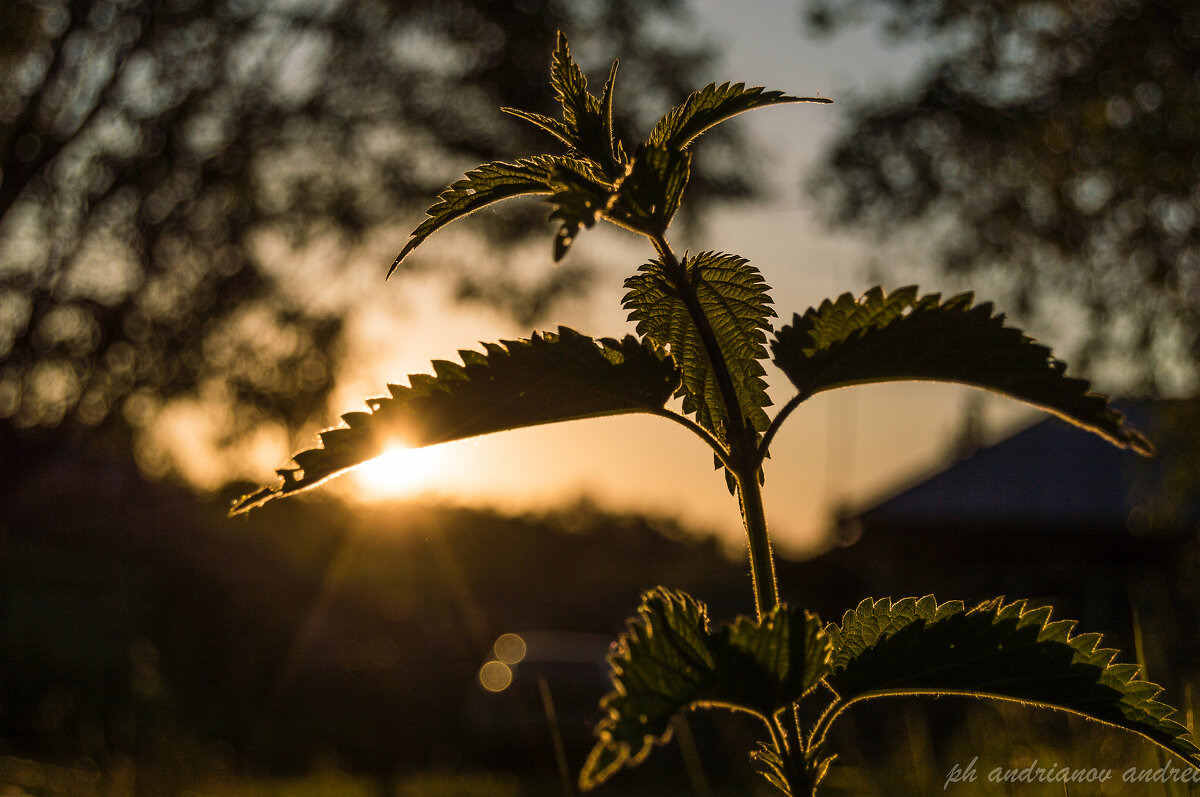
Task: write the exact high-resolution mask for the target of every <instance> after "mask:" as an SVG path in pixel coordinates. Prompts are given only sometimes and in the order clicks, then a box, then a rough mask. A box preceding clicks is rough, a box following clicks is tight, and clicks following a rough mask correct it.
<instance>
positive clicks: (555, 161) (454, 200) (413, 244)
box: [388, 155, 565, 276]
mask: <svg viewBox="0 0 1200 797" xmlns="http://www.w3.org/2000/svg"><path fill="white" fill-rule="evenodd" d="M563 160H565V159H564V158H557V157H552V156H549V155H539V156H536V157H533V158H523V159H521V160H518V161H517V162H516V163H504V162H503V161H495V162H492V163H485V164H483V165H482V166H478V167H476V168H474V169H472V170H471V171H469V172H467V173H466V174H465V175H464V176H463V178H462V179H461V180H456V181H455V182H454V183H452V184H451V185H450V186H449V187H447V188H446V189H445V190H444V191H442V193H440V194H438V198H437V201H436V202H434V203H433V205H431V206H430V208H429V210H427V211H425V213H426V214H427V215H428V216H429V218H427V219H425V221H423V222H421V223H420V224H419V225H417V228H416V229H415V230H413V231H412V235H411V237H410V238H409V240H408V243H406V244H405V245H404V248H403V249H401V250H400V254H399V255H397V256H396V260H395V262H394V263H392V267H391V269H389V270H388V275H389V276H390V275H391V273H392V272H393V271H395V270H396V267H397V266H399V265H400V262H401V261H402V260H404V258H406V257H407V256H408V253H409V252H411V251H412V250H414V249H416V248H417V247H418V246H420V245H421V244H422V243H424V241H425V239H426V238H428V237H429V236H430V235H432V234H433V233H435V232H437V231H438V230H440V229H441V228H442V227H445V226H446V225H447V224H449V223H450V222H452V221H456V220H458V219H461V218H462V217H463V216H467V215H469V214H471V213H474V212H475V211H477V210H479V209H480V208H484V207H487V206H488V205H491V204H492V203H494V202H499V201H500V200H502V199H510V198H512V197H515V196H521V195H523V194H549V193H550V192H551V186H550V175H551V172H552V171H553V170H554V168H555V166H556V165H559V164H561V162H562V161H563Z"/></svg>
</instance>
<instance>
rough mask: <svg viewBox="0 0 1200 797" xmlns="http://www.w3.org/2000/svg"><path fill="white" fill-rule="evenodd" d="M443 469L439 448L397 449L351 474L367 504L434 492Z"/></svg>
mask: <svg viewBox="0 0 1200 797" xmlns="http://www.w3.org/2000/svg"><path fill="white" fill-rule="evenodd" d="M445 465H446V451H445V449H444V448H443V447H441V446H430V447H428V448H406V447H404V446H401V445H396V446H393V447H390V448H389V449H388V451H387V452H386V453H384V454H383V455H382V456H378V457H376V458H375V459H373V460H371V461H370V462H367V463H366V464H364V465H362V466H361V467H359V468H357V469H356V470H355V471H354V482H355V487H356V488H357V489H358V492H359V494H360V496H361V497H362V498H365V499H368V500H381V499H388V498H403V497H407V496H410V495H414V494H416V493H420V492H425V491H427V490H429V489H431V488H433V487H434V486H435V485H436V484H437V483H438V481H439V479H441V478H443V477H444V476H445V470H446V467H445Z"/></svg>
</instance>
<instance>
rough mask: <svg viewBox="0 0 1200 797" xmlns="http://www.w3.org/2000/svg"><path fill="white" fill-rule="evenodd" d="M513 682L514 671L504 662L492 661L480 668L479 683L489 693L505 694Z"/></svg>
mask: <svg viewBox="0 0 1200 797" xmlns="http://www.w3.org/2000/svg"><path fill="white" fill-rule="evenodd" d="M512 681H513V673H512V670H511V669H509V666H508V665H507V664H505V663H504V662H502V661H495V660H492V661H489V662H488V663H487V664H485V665H483V666H482V667H480V668H479V683H481V684H483V688H484V689H486V690H488V691H489V692H503V691H504V690H505V689H507V688H508V687H509V685H510V684H511V683H512Z"/></svg>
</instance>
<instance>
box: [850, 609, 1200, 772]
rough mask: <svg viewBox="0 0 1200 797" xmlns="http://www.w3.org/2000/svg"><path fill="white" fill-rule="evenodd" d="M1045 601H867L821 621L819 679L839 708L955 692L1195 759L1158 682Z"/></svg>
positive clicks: (1197, 754)
mask: <svg viewBox="0 0 1200 797" xmlns="http://www.w3.org/2000/svg"><path fill="white" fill-rule="evenodd" d="M1074 626H1075V623H1074V622H1073V621H1069V620H1059V621H1056V622H1050V609H1049V607H1046V608H1037V609H1030V608H1027V606H1026V604H1025V602H1024V601H1016V602H1014V603H1009V604H1004V603H1003V601H1002V600H1001V599H998V598H997V599H994V600H990V601H987V602H985V603H982V604H980V605H979V606H976V607H975V608H973V609H970V610H966V609H965V608H964V606H963V604H962V603H961V602H958V601H951V602H947V603H943V604H941V605H938V603H937V601H935V600H934V598H933V597H932V596H927V597H924V598H921V599H916V598H905V599H904V600H901V601H896V602H892V601H890V600H887V599H884V600H880V601H871V600H870V599H868V600H864V601H863V602H862V603H860V604H859V606H858V608H857V609H855V610H853V611H849V612H846V615H845V617H843V618H842V623H841V625H840V626H839V625H836V624H834V625H830V626H829V627H828V629H827V632H828V634H829V636H830V637H831V638H832V640H833V648H834V653H833V662H832V667H831V671H830V673H829V675H828V676H827V677H826V683H827V684H828V685H829V686H830V688H831V689H833V691H834V692H835V693H837V695H838V698H839V702H838V704H837V708H836V710H837V711H840V710H842V709H844V708H845V707H846V706H847V705H849V704H850V703H853V702H855V701H858V700H863V699H867V698H872V697H881V696H887V695H912V694H959V695H975V696H981V697H992V698H999V699H1004V700H1014V701H1017V702H1021V703H1028V704H1034V705H1039V706H1046V707H1051V708H1058V709H1062V710H1064V711H1069V712H1072V713H1074V714H1080V715H1083V716H1085V717H1088V718H1089V719H1093V720H1097V721H1099V722H1103V723H1107V724H1109V725H1115V726H1117V727H1120V728H1124V729H1125V730H1128V731H1132V732H1134V733H1136V734H1139V735H1141V736H1143V737H1145V738H1146V739H1149V740H1150V741H1152V742H1154V743H1155V744H1157V745H1159V746H1161V747H1163V748H1164V749H1166V750H1167V751H1169V752H1171V753H1173V754H1175V755H1177V756H1179V757H1180V758H1182V759H1184V760H1185V761H1187V762H1188V763H1189V764H1191V765H1192V766H1200V748H1197V747H1196V745H1195V744H1194V742H1193V741H1192V739H1191V738H1190V736H1189V734H1188V732H1187V729H1186V728H1185V727H1184V726H1183V725H1181V724H1179V723H1178V722H1176V721H1175V720H1172V719H1170V716H1171V715H1172V714H1174V713H1175V712H1174V709H1172V708H1170V707H1169V706H1167V705H1164V704H1163V703H1159V702H1158V701H1156V700H1155V699H1154V698H1155V697H1156V696H1157V695H1158V694H1159V693H1160V692H1161V691H1162V689H1161V687H1159V686H1157V685H1155V684H1152V683H1150V682H1148V681H1144V680H1142V679H1141V678H1140V676H1139V668H1138V667H1137V666H1136V665H1133V664H1114V663H1113V659H1114V658H1115V657H1116V655H1117V651H1115V650H1108V649H1105V648H1100V647H1099V646H1098V645H1099V642H1100V635H1099V634H1077V635H1074V636H1072V634H1071V632H1072V630H1073V629H1074Z"/></svg>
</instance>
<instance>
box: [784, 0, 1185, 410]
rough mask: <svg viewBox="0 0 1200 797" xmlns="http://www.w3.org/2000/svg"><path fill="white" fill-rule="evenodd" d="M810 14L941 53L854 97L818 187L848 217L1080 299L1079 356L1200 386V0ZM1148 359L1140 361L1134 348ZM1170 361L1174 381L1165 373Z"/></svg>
mask: <svg viewBox="0 0 1200 797" xmlns="http://www.w3.org/2000/svg"><path fill="white" fill-rule="evenodd" d="M806 10H807V13H808V17H809V21H810V23H811V25H810V27H811V28H813V29H815V30H817V31H821V32H828V31H833V30H837V29H840V28H842V27H843V26H846V25H850V24H858V23H862V22H864V21H866V20H868V19H872V18H874V19H875V20H876V21H880V20H881V21H882V24H883V26H884V28H885V30H886V31H887V32H888V33H889V34H890V35H891V36H892V37H894V38H895V39H897V40H900V41H915V40H927V41H930V42H934V43H936V45H937V46H936V47H934V48H931V49H932V51H933V52H934V54H935V56H934V60H933V61H932V62H931V63H930V64H929V65H928V66H927V69H926V71H925V72H924V73H923V76H922V78H921V79H920V80H919V81H917V82H916V83H915V84H914V85H913V86H911V87H909V88H908V89H905V90H903V91H901V92H900V93H899V94H896V93H891V94H887V95H882V94H881V95H878V96H874V97H872V98H870V99H868V100H866V101H863V102H860V103H858V104H857V105H855V106H854V107H853V108H852V110H851V112H850V122H849V124H848V125H847V126H846V127H845V128H844V129H843V131H842V132H841V134H840V135H839V136H838V137H837V139H836V141H835V142H834V143H833V144H832V146H831V147H830V148H829V150H828V152H827V154H826V156H825V159H824V162H823V164H822V165H821V167H820V168H819V169H818V171H817V172H816V174H815V176H814V178H813V182H812V185H813V187H814V191H815V193H816V194H817V196H818V197H819V198H820V199H822V200H825V202H823V203H822V205H823V208H824V210H825V212H826V213H827V218H828V219H829V220H831V221H832V222H833V223H834V224H836V225H842V226H846V227H850V228H858V229H866V230H872V231H876V232H879V233H883V234H891V233H896V232H899V231H902V230H905V229H908V230H913V229H920V230H922V231H923V232H922V234H923V235H924V234H926V232H928V234H929V236H930V239H931V240H932V245H931V248H932V252H933V254H934V256H935V258H936V261H937V263H938V264H939V265H940V266H941V267H942V268H944V269H945V270H947V271H949V272H952V273H963V274H970V275H971V277H972V279H974V280H976V281H977V280H978V279H979V278H980V277H981V276H984V275H986V274H991V275H993V276H996V277H999V279H997V280H994V281H995V282H996V283H997V284H998V285H999V286H1000V287H1001V288H1005V287H1007V288H1009V289H1010V290H1011V291H1012V293H1013V295H1012V296H1011V297H1010V299H1009V301H1015V302H1016V305H1014V306H1017V307H1020V308H1023V310H1024V312H1030V311H1031V310H1032V311H1035V312H1036V311H1038V310H1039V309H1040V310H1042V311H1044V312H1055V311H1057V310H1058V309H1061V304H1055V302H1059V300H1060V298H1061V297H1062V296H1063V295H1064V294H1067V295H1072V296H1074V297H1077V299H1078V301H1079V303H1080V305H1081V306H1082V307H1083V308H1084V309H1085V310H1086V311H1087V314H1088V315H1087V324H1086V327H1087V329H1088V330H1090V331H1091V334H1090V338H1089V340H1088V341H1087V342H1086V346H1085V347H1084V351H1083V352H1082V354H1083V359H1081V360H1079V362H1080V365H1083V364H1084V361H1085V360H1086V359H1088V358H1090V357H1104V356H1112V355H1114V354H1120V355H1123V356H1124V362H1125V364H1126V365H1127V366H1133V369H1134V370H1136V371H1137V373H1138V377H1139V379H1140V384H1139V385H1138V386H1139V387H1141V388H1142V389H1150V390H1153V389H1156V388H1157V389H1164V388H1171V387H1174V388H1178V387H1180V386H1182V385H1194V380H1195V377H1196V370H1197V369H1196V351H1197V343H1198V342H1200V338H1198V337H1197V336H1198V334H1200V156H1197V152H1200V11H1197V9H1196V6H1195V4H1194V3H1192V2H1188V0H1099V1H1098V2H1088V3H1075V2H1067V1H1066V0H1017V1H1016V2H1009V1H1008V0H984V1H983V2H974V3H954V2H949V0H855V2H849V3H834V2H826V0H810V2H808V4H807V6H806ZM1130 352H1132V355H1131V354H1130ZM1156 374H1157V376H1156Z"/></svg>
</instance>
